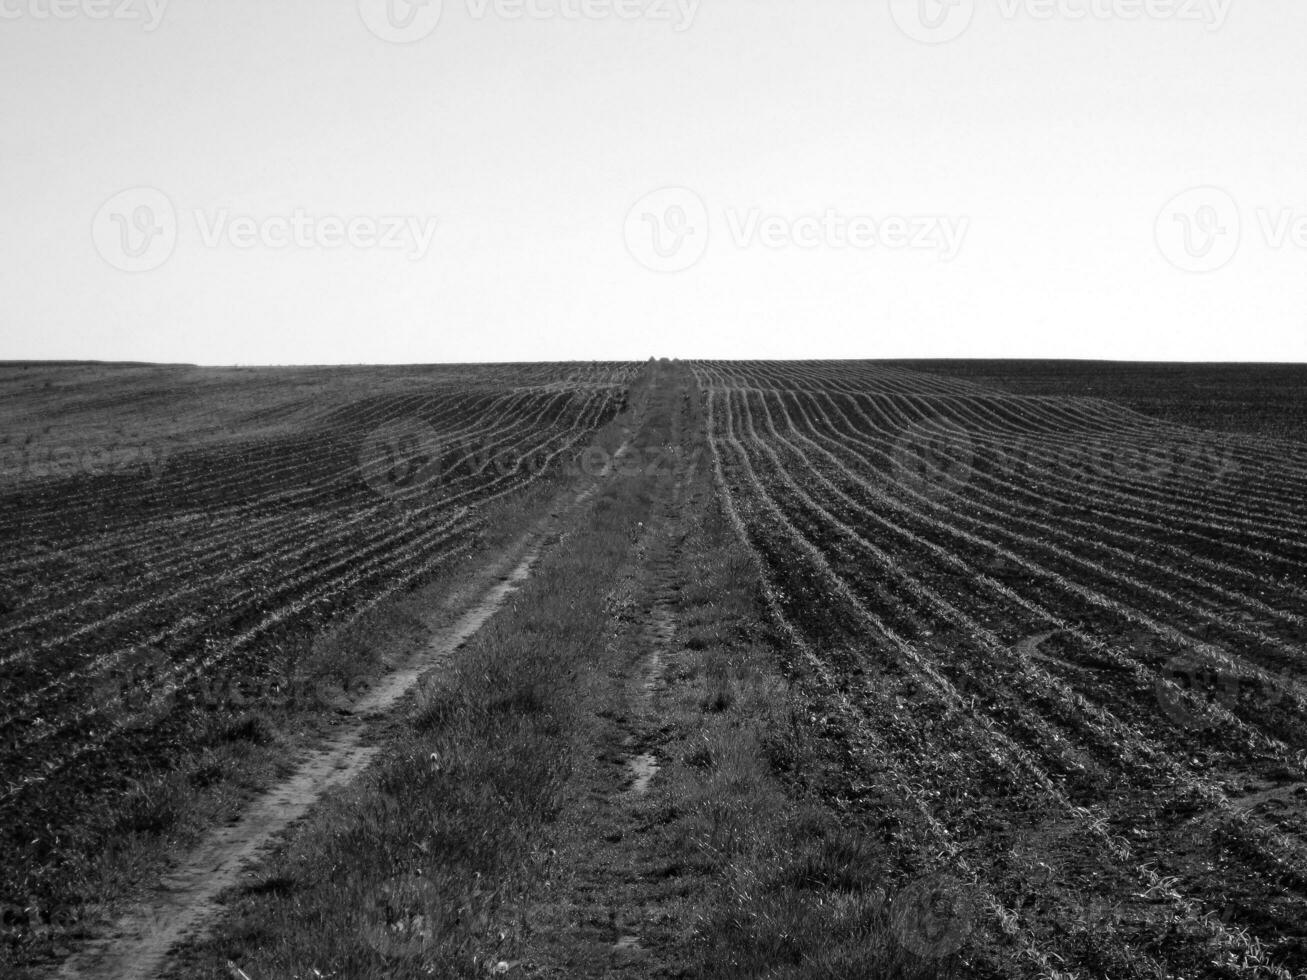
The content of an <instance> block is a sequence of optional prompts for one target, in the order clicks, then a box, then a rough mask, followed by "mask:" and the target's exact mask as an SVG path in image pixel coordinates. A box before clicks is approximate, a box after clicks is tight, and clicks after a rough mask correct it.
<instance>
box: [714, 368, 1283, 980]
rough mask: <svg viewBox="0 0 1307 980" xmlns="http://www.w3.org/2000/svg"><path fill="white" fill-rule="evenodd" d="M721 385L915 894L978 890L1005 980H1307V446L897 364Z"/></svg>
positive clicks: (802, 640)
mask: <svg viewBox="0 0 1307 980" xmlns="http://www.w3.org/2000/svg"><path fill="white" fill-rule="evenodd" d="M694 367H695V372H696V375H697V377H698V379H699V382H700V385H701V386H702V388H703V389H704V392H705V397H706V401H707V407H708V412H709V416H710V424H709V428H710V434H711V440H712V450H713V457H714V462H715V465H716V468H717V472H718V478H719V481H720V483H721V486H722V488H723V491H724V493H725V501H726V503H727V506H728V509H729V510H730V512H731V513H732V514H733V515H734V516H735V519H736V520H737V521H738V526H739V529H740V532H741V533H742V535H743V536H744V537H745V538H746V540H747V541H748V543H749V544H750V546H751V547H752V548H753V549H754V550H755V552H756V553H757V554H758V556H759V558H760V559H761V561H762V564H763V566H764V568H765V569H766V573H767V580H768V586H769V591H770V599H771V602H772V604H773V608H774V612H775V613H776V614H777V616H778V618H779V619H780V621H781V623H782V624H783V626H784V627H785V628H786V629H788V630H790V631H791V635H792V637H793V639H794V641H795V643H796V644H797V645H798V646H799V647H800V648H801V649H802V650H804V651H805V652H806V662H807V665H808V669H809V670H810V671H811V674H812V676H813V678H814V683H816V684H817V685H818V686H819V687H820V688H821V690H822V692H823V695H824V696H825V697H826V698H827V699H829V702H830V703H831V704H832V706H833V708H834V711H833V712H832V717H831V718H830V719H829V724H830V726H831V727H832V729H834V730H835V732H836V733H837V734H838V735H839V737H842V738H846V739H847V740H848V742H849V744H850V758H851V760H852V762H851V764H850V770H851V771H850V790H849V792H850V794H851V795H853V796H855V797H856V800H857V801H858V802H860V804H861V805H863V806H866V807H868V808H871V809H873V810H876V811H883V816H884V819H885V820H886V821H887V822H888V824H889V826H891V827H892V828H893V838H894V840H895V843H896V847H897V848H898V861H899V869H898V870H899V872H900V873H901V874H903V875H904V876H905V879H913V878H919V877H920V876H921V875H925V874H928V873H931V872H944V873H947V874H948V875H951V876H953V877H954V878H955V879H956V880H957V882H958V887H959V888H964V889H966V890H967V891H968V892H969V893H970V894H971V895H972V896H973V898H974V899H975V901H974V906H975V907H976V908H977V909H978V910H980V912H979V918H978V922H977V925H978V927H979V928H980V929H981V932H982V934H983V935H984V936H986V937H987V939H988V942H987V945H985V951H986V952H985V954H984V955H986V956H988V957H991V958H993V959H994V960H995V963H994V964H993V965H994V966H995V968H996V969H999V970H1000V971H1001V972H1002V971H1011V970H1019V971H1020V972H1022V973H1026V972H1029V973H1032V974H1039V973H1041V972H1042V973H1045V974H1048V973H1050V972H1052V971H1056V970H1061V971H1064V973H1065V975H1077V974H1079V975H1089V974H1092V975H1111V976H1151V975H1154V972H1155V971H1157V970H1160V969H1162V965H1165V967H1166V968H1167V969H1169V970H1170V971H1175V972H1178V973H1181V974H1182V975H1192V974H1196V973H1200V972H1201V973H1203V975H1224V976H1287V975H1288V974H1287V973H1284V972H1282V971H1283V970H1285V969H1290V968H1292V969H1295V970H1301V969H1302V968H1303V967H1304V965H1307V944H1305V943H1304V936H1303V935H1302V934H1301V929H1302V926H1301V924H1302V923H1303V922H1307V848H1304V846H1303V844H1302V840H1303V831H1304V829H1307V821H1305V820H1304V807H1303V805H1302V796H1303V787H1304V786H1307V781H1305V776H1304V768H1303V762H1304V759H1305V758H1307V756H1305V755H1304V753H1305V752H1307V726H1304V724H1303V722H1304V717H1305V716H1307V699H1305V697H1304V686H1303V681H1304V678H1303V676H1302V659H1301V656H1300V651H1301V649H1302V645H1303V641H1304V639H1307V630H1305V629H1304V620H1303V617H1302V614H1301V612H1300V610H1301V609H1302V608H1303V604H1302V599H1303V597H1304V596H1303V589H1302V585H1301V583H1302V582H1303V581H1304V576H1303V571H1304V567H1305V565H1307V508H1305V507H1304V503H1305V501H1304V494H1303V493H1302V490H1301V488H1302V487H1303V485H1304V484H1303V477H1304V476H1307V455H1304V453H1303V452H1302V451H1301V449H1300V448H1298V447H1291V446H1281V445H1279V444H1276V443H1273V442H1271V441H1267V440H1258V439H1255V438H1243V437H1238V438H1236V437H1217V436H1214V435H1213V434H1211V433H1207V432H1201V431H1197V430H1188V429H1184V428H1183V427H1179V426H1175V425H1171V424H1165V423H1159V422H1155V421H1153V420H1151V419H1149V418H1146V417H1144V416H1140V415H1137V414H1135V413H1132V412H1130V411H1128V410H1125V409H1123V408H1120V407H1118V406H1114V405H1111V404H1109V403H1105V402H1100V401H1096V400H1093V399H1077V398H1050V397H1037V398H1032V397H1019V396H1013V395H1010V394H1005V393H1003V392H999V391H995V390H991V389H985V388H981V387H979V386H976V385H973V384H970V383H965V382H960V381H955V380H953V379H949V378H945V377H939V376H934V375H924V374H922V375H916V374H913V373H912V372H908V371H905V370H903V369H900V368H896V367H892V366H882V365H866V364H863V365H855V364H848V365H811V364H803V365H799V364H795V365H786V364H770V365H761V364H747V363H731V364H718V363H702V364H696V365H695V366H694ZM1118 460H1120V461H1121V462H1117V461H1118ZM1128 460H1135V461H1143V465H1137V466H1132V465H1130V464H1129V463H1128V462H1126V461H1128ZM1159 460H1163V461H1164V465H1160V464H1159V463H1158V461H1159ZM1212 971H1219V972H1216V973H1213V972H1212ZM1157 975H1164V974H1161V973H1158V974H1157Z"/></svg>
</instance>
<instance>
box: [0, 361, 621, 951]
mask: <svg viewBox="0 0 1307 980" xmlns="http://www.w3.org/2000/svg"><path fill="white" fill-rule="evenodd" d="M638 370H639V366H638V365H634V364H598V363H596V364H551V365H453V366H438V367H430V368H339V369H336V368H331V369H325V368H324V369H316V368H315V369H302V370H301V369H268V370H254V369H249V370H247V369H220V370H219V369H203V368H186V367H182V368H172V367H169V368H155V367H120V366H90V367H88V366H73V367H43V368H39V369H27V368H23V369H12V368H11V369H8V370H7V371H4V372H0V376H2V377H3V378H4V380H3V383H0V418H3V419H4V423H5V432H6V434H7V440H8V441H7V442H6V443H5V446H4V458H5V460H6V462H7V463H10V464H13V463H15V461H17V465H8V466H6V467H4V468H3V470H4V478H3V480H2V481H0V641H2V643H0V689H2V690H3V691H4V696H3V700H2V701H0V774H2V776H0V823H2V824H3V825H4V829H3V838H2V839H0V840H2V842H3V848H4V853H5V860H4V861H3V876H2V877H0V898H2V899H3V902H4V904H5V908H6V912H5V923H4V926H5V928H4V934H5V937H6V939H7V940H10V941H11V942H18V943H24V942H26V941H27V939H29V938H30V936H31V929H32V927H37V928H38V929H39V930H40V931H42V932H45V933H48V932H50V931H51V930H53V929H55V928H56V926H57V925H58V924H59V923H60V922H62V923H63V924H64V925H67V926H69V927H70V928H75V921H76V916H77V914H78V913H77V907H78V906H79V904H80V903H81V902H85V901H87V900H88V893H94V892H95V891H96V889H97V887H98V886H97V885H96V884H95V883H94V881H93V880H92V879H93V878H94V877H95V876H96V875H97V874H99V873H100V872H98V871H96V869H95V865H96V862H97V861H98V860H99V859H100V857H101V855H102V854H103V853H105V852H107V851H109V850H112V849H113V847H115V846H117V845H118V844H121V843H122V841H123V840H124V839H126V838H128V837H130V836H132V835H133V834H134V833H135V832H136V831H137V830H138V829H143V830H146V831H150V830H151V829H153V828H155V827H156V826H157V827H166V826H168V825H169V824H170V823H171V822H172V821H173V820H174V818H175V814H172V813H169V812H167V811H168V810H169V807H170V806H171V805H173V804H172V803H171V801H170V800H169V799H168V792H167V784H166V779H163V777H166V776H167V774H169V773H170V772H173V771H175V770H176V769H177V767H178V764H179V760H180V759H182V758H183V757H187V758H189V757H190V756H193V755H195V753H196V752H199V753H200V754H201V755H203V754H204V753H206V752H209V751H210V749H211V748H212V747H213V746H214V745H216V744H217V743H222V742H225V741H231V740H233V739H235V740H237V741H240V740H243V739H244V738H245V736H244V735H241V734H239V732H237V734H232V732H233V729H232V726H233V725H234V726H236V729H239V730H240V731H243V729H241V728H240V726H241V725H243V724H245V723H246V721H247V720H248V719H245V720H242V718H241V715H242V714H243V713H246V712H248V709H249V707H250V705H251V703H252V702H258V701H260V700H263V701H266V702H267V703H268V704H272V703H281V702H288V701H293V700H294V698H295V697H296V692H295V691H294V690H293V689H292V688H293V683H294V682H295V676H294V675H296V674H297V672H302V668H303V667H304V666H305V664H306V663H307V662H308V661H310V660H311V659H312V658H313V657H315V656H317V655H318V654H319V653H322V652H323V651H322V649H321V647H322V644H321V642H320V641H321V638H322V637H323V636H324V635H328V634H341V635H348V633H349V631H350V630H351V629H353V630H355V631H356V632H357V631H358V630H360V629H368V628H372V627H375V626H376V624H375V623H371V621H370V620H369V619H368V617H369V615H371V614H373V613H374V611H376V610H378V609H379V608H381V607H382V606H383V605H384V604H386V603H387V602H389V601H390V600H392V599H394V598H395V597H397V596H402V595H403V594H404V593H406V592H407V591H408V590H411V589H413V588H415V587H416V586H419V585H421V584H422V583H424V582H427V581H430V580H431V579H432V578H433V577H435V576H437V575H441V574H447V573H449V572H450V571H451V570H456V569H457V568H458V567H459V563H460V562H461V561H463V559H465V558H466V557H467V556H468V555H469V554H471V553H473V552H475V551H476V550H477V549H478V548H479V547H480V544H481V541H482V539H483V538H484V537H486V536H489V535H491V534H493V533H496V532H497V530H498V529H497V528H494V527H489V526H488V525H487V515H494V514H498V515H499V516H498V518H497V519H500V520H502V519H503V518H504V512H503V511H502V510H497V509H496V507H497V506H499V505H500V502H505V501H522V500H524V499H525V498H524V496H523V495H525V494H529V493H536V492H537V491H538V490H539V487H540V486H543V485H545V484H548V483H550V481H551V480H553V479H555V478H556V476H557V474H558V473H559V472H560V469H561V465H562V464H563V463H564V462H565V461H569V460H573V459H574V458H575V457H576V456H578V455H580V454H581V453H582V452H583V451H584V450H585V449H586V448H587V447H588V446H590V445H591V444H592V441H593V439H594V438H595V434H596V433H597V432H599V430H601V428H602V427H604V426H605V425H606V424H607V423H608V422H609V421H610V420H611V419H612V418H613V417H614V416H615V415H616V414H617V413H618V412H619V411H620V410H621V409H622V407H623V405H624V403H625V400H626V396H627V395H626V393H627V387H628V384H629V383H630V381H631V379H632V378H633V377H634V376H635V374H636V373H637V372H638ZM124 443H125V444H128V445H130V446H135V447H137V448H138V449H141V448H142V447H143V449H144V450H145V451H141V452H137V453H134V454H121V455H119V456H117V457H115V456H114V455H113V447H115V446H118V445H120V444H124ZM50 445H53V446H54V447H56V448H55V451H54V452H52V453H46V452H45V451H44V450H43V449H42V448H41V447H43V446H45V447H48V446H50ZM33 446H36V447H37V449H36V450H33V448H32V447H33ZM370 448H371V449H376V450H377V451H378V452H379V453H380V465H379V467H377V469H376V471H375V472H374V471H372V470H370V469H369V466H368V465H365V460H364V457H365V456H366V455H367V453H368V452H369V450H370ZM106 454H107V455H106ZM422 477H425V478H424V479H421V480H420V481H419V482H417V483H415V482H414V481H415V480H419V478H422ZM509 517H510V519H512V515H509ZM333 655H334V656H335V658H336V659H337V660H348V659H349V657H350V654H349V651H336V652H335V653H334V654H333ZM332 669H337V670H338V671H339V672H341V677H342V678H344V679H343V680H342V681H341V682H340V683H342V684H346V685H347V684H348V683H349V674H350V671H352V670H357V669H363V668H362V667H361V666H351V665H349V664H344V663H343V662H342V663H341V664H340V665H338V666H337V667H334V668H332ZM327 700H328V702H329V701H330V698H328V699H327ZM256 727H257V726H256ZM250 737H251V738H253V739H254V740H255V741H258V740H260V739H263V740H265V741H266V736H262V735H259V734H258V733H257V732H255V733H253V734H251V735H250ZM214 765H216V763H213V762H212V760H210V766H209V768H212V767H213V766H214ZM192 768H193V767H192ZM200 768H201V769H204V768H205V766H201V767H200ZM217 768H218V769H219V770H223V766H221V765H219V766H217ZM190 776H191V777H194V778H196V779H201V780H206V779H207V780H217V779H221V778H225V777H224V776H223V775H222V773H221V772H219V773H216V774H215V773H209V774H208V775H205V773H203V772H192V773H190ZM161 779H163V781H162V782H161ZM138 811H139V812H138ZM160 811H163V812H160ZM69 916H72V917H73V918H72V920H71V921H70V920H69ZM15 923H17V925H15ZM15 937H17V938H16V939H15ZM24 937H26V938H24Z"/></svg>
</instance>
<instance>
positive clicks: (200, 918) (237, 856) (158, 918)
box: [56, 491, 589, 980]
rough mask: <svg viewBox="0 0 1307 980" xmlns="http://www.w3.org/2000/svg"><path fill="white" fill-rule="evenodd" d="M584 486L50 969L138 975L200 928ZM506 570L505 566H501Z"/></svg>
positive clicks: (117, 978) (504, 586)
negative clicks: (437, 625)
mask: <svg viewBox="0 0 1307 980" xmlns="http://www.w3.org/2000/svg"><path fill="white" fill-rule="evenodd" d="M588 495H589V492H588V491H586V492H582V493H581V494H577V495H575V497H574V499H573V502H572V504H571V505H570V506H569V507H567V508H565V509H555V511H554V513H553V514H552V515H551V516H550V517H548V518H547V519H546V520H545V521H544V522H543V524H542V525H541V526H540V527H539V528H537V529H536V530H535V531H533V532H532V533H531V534H529V535H527V536H526V537H525V538H524V539H522V540H521V541H519V542H518V543H517V545H516V546H515V547H513V548H511V549H509V551H508V552H506V553H505V554H504V555H502V556H500V557H499V558H498V560H497V561H495V562H494V563H492V565H491V566H490V569H489V570H488V571H487V573H486V574H485V575H484V581H483V583H482V585H481V588H480V589H479V590H478V594H476V595H474V596H473V597H471V598H470V599H469V602H470V605H469V606H468V607H467V608H466V609H465V611H463V612H462V614H461V615H460V616H459V617H458V619H457V620H456V621H455V622H454V623H453V624H452V625H451V626H449V627H447V628H446V629H443V630H441V631H439V632H438V633H437V635H436V636H435V637H433V639H432V641H431V642H430V643H429V644H428V645H427V647H426V648H425V649H423V650H422V651H420V652H419V653H418V654H417V655H416V656H415V657H414V658H413V659H412V660H411V661H410V662H408V663H406V664H403V665H401V666H400V667H399V668H398V669H397V670H395V671H393V672H392V673H390V674H388V675H386V677H384V678H383V679H382V681H381V683H380V684H379V685H378V686H377V687H375V688H373V689H372V690H371V691H369V692H368V693H367V694H366V695H365V696H364V697H363V698H361V699H360V700H359V701H357V702H355V703H354V704H353V705H352V706H351V711H350V715H349V717H348V719H347V720H346V721H345V723H343V724H342V725H341V726H340V728H339V729H338V730H337V731H336V732H335V733H334V734H333V735H332V736H331V738H330V739H329V740H328V741H327V742H326V744H324V745H321V746H320V747H318V748H316V749H315V750H314V751H313V752H312V753H311V754H310V755H309V756H308V758H306V759H305V760H304V761H303V762H302V763H301V764H300V766H299V768H298V769H297V770H296V771H295V773H294V775H292V776H291V777H290V778H289V779H287V780H286V781H284V782H283V783H281V784H280V785H278V786H276V787H274V788H273V789H270V790H268V791H267V792H265V793H264V794H263V795H261V796H260V797H258V798H257V799H256V800H254V801H253V802H252V803H251V804H250V805H249V806H248V807H247V808H246V810H245V812H244V813H243V815H242V816H241V818H240V819H239V820H238V821H237V822H236V823H234V824H231V825H229V826H226V827H221V828H218V829H217V830H215V831H213V832H212V833H211V834H210V835H209V836H208V837H207V838H206V839H205V840H204V841H203V842H202V843H201V844H200V845H199V846H197V847H196V848H194V849H193V850H192V851H191V852H190V853H189V854H187V855H186V856H185V857H184V858H183V859H182V860H181V861H180V862H179V865H178V867H177V868H176V869H175V870H174V871H173V872H172V873H171V874H169V875H168V876H167V877H166V878H165V879H163V880H162V881H161V882H160V883H159V885H158V887H157V888H156V889H155V891H154V892H153V893H152V894H150V895H149V896H147V897H146V898H145V899H144V900H143V901H141V902H140V903H139V904H138V905H137V906H136V907H135V908H134V909H132V910H131V911H130V912H129V913H128V914H126V915H125V916H124V917H123V918H122V919H120V920H119V921H118V922H117V923H115V925H114V927H113V928H112V930H111V931H110V933H109V934H108V935H106V936H104V937H103V938H101V939H98V940H96V941H94V942H92V943H90V944H88V946H87V947H86V948H84V949H82V950H80V951H79V952H78V953H76V954H75V955H74V956H73V957H72V958H71V959H69V960H68V961H67V962H65V963H64V965H63V967H62V968H61V969H60V970H59V972H58V973H57V974H56V976H57V977H59V978H61V980H65V978H66V980H78V978H86V980H90V978H95V980H144V978H147V977H153V976H156V975H157V974H159V973H160V972H161V971H162V969H163V968H164V966H165V965H166V963H167V960H168V955H169V951H170V950H171V949H172V948H173V947H174V946H175V945H176V944H177V943H178V942H179V941H181V940H182V939H184V938H188V937H191V936H194V935H196V934H199V933H202V932H203V930H204V929H205V927H206V925H207V923H208V922H209V921H210V920H211V919H212V918H213V917H214V916H215V915H216V914H217V913H218V911H219V910H220V905H219V904H218V902H217V899H218V896H219V895H220V894H221V893H222V892H223V891H224V890H225V889H227V888H230V887H231V886H233V885H235V884H237V883H238V882H239V881H240V879H241V877H242V875H243V874H244V873H245V872H246V870H247V869H248V867H249V866H250V864H251V863H252V861H253V860H254V859H255V858H256V857H257V856H259V855H260V854H261V853H263V852H264V851H265V850H266V849H267V848H268V847H269V845H270V844H272V842H273V841H274V840H275V839H276V838H277V837H278V836H279V835H280V834H282V833H283V832H284V831H286V830H287V829H288V828H289V827H291V825H292V824H294V823H295V822H296V821H297V820H299V819H300V818H302V817H303V816H304V815H305V814H306V813H307V812H308V810H309V809H310V807H312V806H313V805H314V804H315V803H316V802H318V801H319V800H320V799H322V797H323V796H324V795H325V794H327V793H329V792H331V791H332V790H334V789H336V788H338V787H341V786H344V785H346V784H348V783H349V782H350V781H351V780H353V779H354V778H355V777H357V776H358V775H359V774H360V773H362V772H363V770H364V769H365V768H366V767H367V766H368V764H369V763H370V762H371V761H372V759H373V757H374V756H375V755H376V753H377V752H378V751H379V749H378V747H377V746H376V745H373V744H369V742H370V738H369V735H370V732H371V731H372V729H373V727H374V725H375V723H376V722H377V721H378V720H380V718H381V717H382V716H384V715H385V714H386V713H387V712H389V711H390V710H392V709H393V708H394V707H395V706H396V705H397V704H398V703H399V702H400V700H401V699H402V698H403V697H404V696H405V695H406V694H408V693H409V692H410V691H411V690H412V689H413V688H414V686H415V685H416V684H417V683H418V681H419V680H420V679H421V678H422V677H423V675H424V674H426V673H427V672H428V671H429V670H431V669H432V668H433V667H435V666H437V665H439V664H440V663H441V662H442V661H444V660H445V659H446V658H447V657H448V656H449V655H450V654H451V653H452V652H453V651H454V650H456V649H457V648H458V647H459V646H460V645H461V644H462V643H463V642H464V641H466V640H467V639H468V638H469V637H470V636H472V635H473V634H474V633H476V632H477V630H479V629H480V628H481V627H482V626H483V625H484V624H485V623H486V621H487V620H489V619H490V617H492V616H493V615H494V614H495V612H496V611H497V610H498V609H499V608H500V607H501V606H502V605H503V603H504V602H505V600H506V599H507V598H508V597H509V596H510V595H511V594H512V593H513V592H514V591H515V590H516V589H517V587H518V586H519V585H520V583H521V582H523V581H524V580H526V579H527V578H528V577H529V576H530V574H531V570H532V567H533V566H534V565H535V563H536V560H537V559H538V558H539V556H540V552H541V550H542V548H543V546H544V544H545V543H546V542H547V541H548V540H549V539H550V536H551V535H554V534H556V533H557V531H558V528H559V526H560V524H561V521H562V519H563V517H564V516H565V514H566V513H567V512H569V511H570V510H571V509H572V507H574V506H575V505H576V504H578V503H580V502H581V501H582V500H584V499H585V497H587V496H588ZM506 569H511V570H510V571H507V573H506V574H505V573H504V572H505V570H506ZM486 582H488V583H489V584H488V585H487V584H486Z"/></svg>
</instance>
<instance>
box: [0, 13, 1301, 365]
mask: <svg viewBox="0 0 1307 980" xmlns="http://www.w3.org/2000/svg"><path fill="white" fill-rule="evenodd" d="M56 13H58V14H59V15H60V16H58V17H56V16H54V15H55V14H56ZM435 14H439V18H438V20H437V19H436V18H435V16H434V15H435ZM387 38H391V39H394V40H388V39H387ZM1305 40H1307V4H1305V3H1303V2H1302V0H975V3H974V4H972V3H969V2H968V0H950V2H949V3H945V2H943V0H902V2H899V0H894V2H890V0H838V2H836V0H802V2H799V0H788V2H779V0H698V2H696V0H444V2H443V7H441V6H440V5H438V4H434V3H428V4H427V5H425V6H422V5H418V6H410V5H409V3H408V2H407V0H208V2H201V0H171V2H165V0H0V221H2V222H3V226H2V227H3V234H2V235H0V286H2V287H3V300H4V301H3V305H2V306H0V339H2V340H3V342H2V343H0V359H11V358H94V359H107V360H125V359H131V360H155V361H188V362H198V363H204V364H230V363H243V364H255V363H352V362H435V361H497V360H565V359H633V358H635V359H643V358H646V357H649V356H650V355H657V356H669V357H682V358H692V357H728V358H769V357H787V358H789V357H794V358H801V357H823V358H825V357H946V356H954V357H969V356H976V357H984V356H995V357H1095V358H1121V359H1137V358H1138V359H1185V360H1307V133H1305V132H1304V121H1307V58H1304V57H1303V50H1304V48H1303V45H1304V41H1305ZM394 41H402V42H405V43H394ZM666 188H671V190H664V189H666ZM1194 188H1208V189H1207V190H1199V191H1193V190H1192V189H1194ZM659 191H662V193H655V192H659ZM1186 192H1189V193H1186ZM346 239H349V240H346ZM328 246H329V247H328ZM124 268H136V269H138V270H141V271H124Z"/></svg>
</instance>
